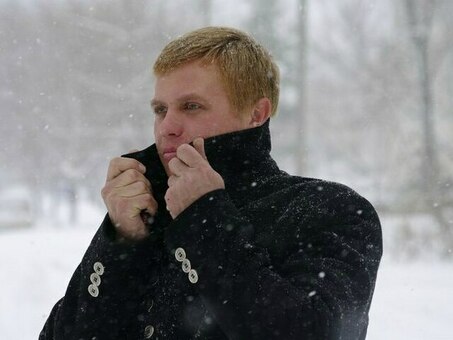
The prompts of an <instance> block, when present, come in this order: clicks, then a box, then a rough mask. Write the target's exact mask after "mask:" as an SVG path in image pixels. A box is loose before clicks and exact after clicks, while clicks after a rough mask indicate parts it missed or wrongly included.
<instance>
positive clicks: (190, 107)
mask: <svg viewBox="0 0 453 340" xmlns="http://www.w3.org/2000/svg"><path fill="white" fill-rule="evenodd" d="M184 109H185V110H189V111H194V110H199V109H201V105H200V104H197V103H185V104H184Z"/></svg>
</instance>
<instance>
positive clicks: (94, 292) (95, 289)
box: [88, 284, 99, 297]
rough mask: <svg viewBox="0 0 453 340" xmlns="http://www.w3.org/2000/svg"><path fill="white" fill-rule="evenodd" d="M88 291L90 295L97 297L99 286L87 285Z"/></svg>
mask: <svg viewBox="0 0 453 340" xmlns="http://www.w3.org/2000/svg"><path fill="white" fill-rule="evenodd" d="M88 293H90V295H91V296H92V297H98V295H99V288H98V286H96V285H95V284H90V285H89V286H88Z"/></svg>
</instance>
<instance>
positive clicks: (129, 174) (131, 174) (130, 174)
mask: <svg viewBox="0 0 453 340" xmlns="http://www.w3.org/2000/svg"><path fill="white" fill-rule="evenodd" d="M124 175H125V176H126V178H127V179H128V180H130V181H136V180H137V179H138V172H137V170H135V169H128V170H126V171H125V172H124Z"/></svg>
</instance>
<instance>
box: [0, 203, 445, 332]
mask: <svg viewBox="0 0 453 340" xmlns="http://www.w3.org/2000/svg"><path fill="white" fill-rule="evenodd" d="M81 216H83V219H82V221H81V222H80V223H79V225H76V226H75V225H73V226H68V225H64V224H61V225H56V224H55V223H54V222H49V221H47V222H46V221H40V222H39V223H37V225H35V226H34V227H33V228H28V229H22V230H18V231H12V230H7V231H3V232H0V259H1V260H0V282H1V287H2V291H3V292H4V294H3V295H2V297H1V299H0V316H1V317H0V330H1V339H2V340H29V339H30V340H32V339H37V338H38V334H39V332H40V330H41V328H42V326H43V324H44V322H45V320H46V318H47V316H48V315H49V313H50V310H51V308H52V306H53V305H54V304H55V303H56V302H57V300H58V299H59V298H61V297H62V296H63V295H64V292H65V289H66V286H67V284H68V282H69V280H70V278H71V275H72V273H73V271H74V270H75V268H76V267H77V265H78V263H79V262H80V260H81V258H82V256H83V253H84V252H85V250H86V248H87V247H88V244H89V242H90V240H91V237H92V236H93V234H94V232H95V230H96V228H97V225H98V224H99V223H100V222H101V221H102V218H103V211H101V210H96V209H93V208H92V207H90V206H89V205H85V206H83V207H82V208H81ZM382 224H383V230H384V241H385V240H386V238H387V237H386V236H387V233H386V231H388V230H390V229H391V228H392V227H393V226H392V224H391V221H390V220H389V222H387V220H386V219H385V218H384V219H382ZM389 235H390V233H389ZM384 244H385V243H384ZM388 244H391V242H390V243H388ZM385 248H386V247H385ZM389 256H390V255H389V254H388V252H387V251H386V249H384V258H383V261H382V263H381V267H380V270H379V273H378V280H377V284H376V290H375V294H374V299H373V303H372V305H371V312H370V323H369V328H368V337H367V339H369V340H406V339H411V340H450V339H451V338H452V331H451V323H450V322H451V316H452V315H453V290H452V289H453V288H452V287H453V264H452V263H443V262H439V261H438V260H437V261H433V260H428V259H426V258H425V259H423V260H416V261H410V262H408V261H407V260H404V261H396V260H394V259H393V260H392V259H391V258H389Z"/></svg>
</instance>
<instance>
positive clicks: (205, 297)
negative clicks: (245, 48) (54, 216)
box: [40, 124, 382, 340]
mask: <svg viewBox="0 0 453 340" xmlns="http://www.w3.org/2000/svg"><path fill="white" fill-rule="evenodd" d="M269 152H270V135H269V127H268V124H265V125H264V126H262V127H258V128H254V129H250V130H245V131H241V132H235V133H230V134H225V135H222V136H218V137H214V138H210V139H207V140H206V153H207V157H208V160H209V162H210V164H211V165H212V167H213V168H214V169H215V170H216V171H218V172H219V173H220V174H221V175H222V177H223V179H224V181H225V186H226V189H225V190H216V191H213V192H210V193H208V194H206V195H204V196H203V197H201V198H200V199H198V200H197V201H196V202H194V203H193V204H192V205H191V206H189V207H188V208H187V209H186V210H185V211H183V212H182V213H181V214H180V215H179V216H178V217H177V218H176V219H175V220H173V221H172V219H171V217H170V215H169V214H168V212H167V211H166V208H165V203H164V198H163V197H164V195H165V191H166V189H167V185H166V181H167V177H166V175H165V172H164V169H163V167H162V164H161V163H160V161H159V159H158V156H157V152H156V147H155V145H153V146H151V147H149V148H147V149H146V150H143V151H141V152H137V153H135V154H131V155H128V157H134V158H136V159H138V160H140V161H141V162H142V163H143V164H145V166H146V167H147V169H148V170H147V173H146V176H147V177H148V179H149V180H150V181H151V183H152V187H153V193H154V196H155V197H156V199H157V201H158V204H159V210H158V213H157V215H156V216H155V218H154V221H152V224H151V225H150V226H149V228H150V231H151V235H150V237H148V238H147V239H146V240H144V241H141V242H138V243H118V242H116V241H115V237H114V228H113V226H112V224H111V222H110V220H109V218H108V216H107V217H106V218H105V220H104V222H103V223H102V225H101V227H100V229H99V230H98V232H97V233H96V235H95V237H94V239H93V241H92V242H91V244H90V246H89V248H88V250H87V252H86V254H85V256H84V257H83V259H82V262H81V263H80V265H79V266H78V268H77V270H76V271H75V273H74V275H73V277H72V279H71V281H70V283H69V286H68V289H67V291H66V294H65V296H64V298H62V299H61V300H60V301H59V302H58V303H57V304H56V305H55V307H54V308H53V310H52V312H51V315H50V316H49V319H48V320H47V323H46V324H45V326H44V329H43V330H42V332H41V335H40V339H41V340H44V339H58V340H60V339H61V340H63V339H65V340H67V339H85V340H91V339H97V340H103V339H134V340H136V339H146V338H152V339H364V338H365V335H366V329H367V325H368V311H369V308H370V303H371V298H372V295H373V290H374V285H375V281H376V273H377V269H378V265H379V261H380V258H381V254H382V239H381V229H380V223H379V219H378V216H377V214H376V212H375V210H374V209H373V207H372V206H371V204H370V203H369V202H368V201H367V200H365V199H364V198H362V197H361V196H359V195H358V194H357V193H356V192H354V191H353V190H351V189H349V188H348V187H346V186H343V185H340V184H337V183H332V182H326V181H322V180H318V179H310V178H301V177H295V176H290V175H288V174H286V173H285V172H283V171H281V170H279V169H278V167H277V165H276V164H275V162H274V161H273V159H272V158H271V157H270V155H269ZM178 248H182V249H183V250H184V251H185V254H186V258H187V259H188V260H189V261H190V268H192V269H193V270H195V271H196V273H195V274H197V275H194V274H193V273H192V274H191V275H192V278H191V280H192V281H194V282H195V281H196V282H195V283H192V282H191V281H190V280H189V277H188V274H187V273H186V272H184V271H183V270H182V267H181V264H182V263H181V262H180V261H181V260H182V259H183V257H184V256H183V255H181V250H180V249H178ZM176 249H178V254H177V255H180V256H182V257H181V258H180V259H179V260H177V259H176V258H175V250H176ZM186 262H187V261H186ZM95 264H96V265H95ZM186 264H187V263H186ZM99 265H100V266H101V267H102V268H100V267H99ZM93 266H97V267H96V268H94V267H93ZM190 268H188V269H190ZM186 271H187V270H186ZM95 272H98V274H102V275H98V276H97V278H94V281H96V283H93V282H94V281H93V273H95ZM196 276H198V281H197V278H196ZM90 277H91V279H90ZM98 279H101V280H100V284H99V280H98ZM93 286H96V287H97V288H93ZM89 287H90V288H89ZM89 289H90V290H91V291H90V292H89ZM96 289H97V292H96Z"/></svg>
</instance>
